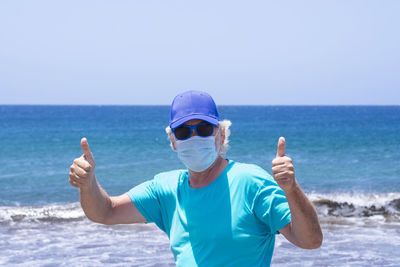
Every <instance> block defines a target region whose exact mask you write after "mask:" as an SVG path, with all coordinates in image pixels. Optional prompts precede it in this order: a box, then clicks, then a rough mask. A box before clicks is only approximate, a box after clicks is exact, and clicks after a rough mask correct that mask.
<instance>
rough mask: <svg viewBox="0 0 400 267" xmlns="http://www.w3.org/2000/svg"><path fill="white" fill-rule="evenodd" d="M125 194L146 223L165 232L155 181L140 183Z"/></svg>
mask: <svg viewBox="0 0 400 267" xmlns="http://www.w3.org/2000/svg"><path fill="white" fill-rule="evenodd" d="M127 194H128V196H129V197H130V199H131V200H132V202H133V204H134V205H135V206H136V208H137V209H138V210H139V211H140V213H141V214H142V215H143V216H144V217H145V218H146V220H147V222H148V223H149V222H154V223H155V224H156V225H157V226H158V227H159V228H160V229H161V230H163V231H164V232H165V227H164V223H163V220H162V213H161V206H160V199H159V197H158V194H157V185H156V182H155V180H149V181H146V182H144V183H141V184H139V185H137V186H135V187H134V188H132V189H131V190H129V191H128V192H127Z"/></svg>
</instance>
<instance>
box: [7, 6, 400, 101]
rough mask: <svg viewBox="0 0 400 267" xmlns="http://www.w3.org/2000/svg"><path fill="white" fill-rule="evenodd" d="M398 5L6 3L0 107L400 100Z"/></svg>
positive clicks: (399, 16) (399, 23)
mask: <svg viewBox="0 0 400 267" xmlns="http://www.w3.org/2000/svg"><path fill="white" fill-rule="evenodd" d="M399 14H400V1H398V0H393V1H368V0H359V1H352V0H336V1H321V0H316V1H298V0H293V1H232V0H229V1H221V0H218V1H215V0H213V1H208V0H206V1H205V0H203V1H166V0H160V1H152V0H143V1H134V0H129V1H97V0H96V1H92V0H88V1H53V0H52V1H40V0H36V1H31V0H28V1H17V0H2V1H0V104H128V105H136V104H143V105H146V104H170V103H171V101H172V99H173V97H174V96H175V95H176V94H177V93H179V92H182V91H185V90H188V89H196V90H205V91H208V92H209V93H210V94H211V95H212V96H213V97H214V99H215V100H216V102H217V104H259V105H281V104H285V105H292V104H295V105H312V104H319V105H334V104H344V105H347V104H350V105H352V104H377V105H387V104H395V105H398V104H400V15H399Z"/></svg>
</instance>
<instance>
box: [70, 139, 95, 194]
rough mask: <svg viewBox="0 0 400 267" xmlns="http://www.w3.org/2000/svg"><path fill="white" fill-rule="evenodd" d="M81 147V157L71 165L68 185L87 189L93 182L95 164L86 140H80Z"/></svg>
mask: <svg viewBox="0 0 400 267" xmlns="http://www.w3.org/2000/svg"><path fill="white" fill-rule="evenodd" d="M81 147H82V151H83V155H82V156H81V157H79V158H76V159H75V160H74V162H73V163H72V165H71V171H70V172H69V183H70V184H71V185H72V186H75V187H77V188H87V187H89V185H90V183H91V182H92V181H93V180H94V168H95V163H94V158H93V154H92V152H90V148H89V144H88V142H87V140H86V138H82V140H81Z"/></svg>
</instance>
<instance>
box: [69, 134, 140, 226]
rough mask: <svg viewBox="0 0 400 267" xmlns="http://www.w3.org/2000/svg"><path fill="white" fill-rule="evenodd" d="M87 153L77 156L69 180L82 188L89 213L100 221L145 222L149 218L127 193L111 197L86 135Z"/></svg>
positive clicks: (84, 144)
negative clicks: (99, 179) (99, 176)
mask: <svg viewBox="0 0 400 267" xmlns="http://www.w3.org/2000/svg"><path fill="white" fill-rule="evenodd" d="M81 146H82V150H83V155H82V156H81V157H80V158H77V159H75V160H74V162H73V164H72V165H71V171H70V173H69V182H70V183H71V185H72V186H74V187H77V188H79V196H80V202H81V206H82V209H83V211H84V212H85V214H86V216H87V217H88V218H89V219H90V220H92V221H94V222H97V223H102V224H107V225H112V224H129V223H144V222H146V219H145V218H144V217H143V215H142V214H141V213H140V212H139V210H138V209H137V208H136V207H135V205H134V204H133V202H132V200H131V199H130V197H129V196H128V195H127V194H123V195H120V196H116V197H110V196H109V195H108V194H107V192H106V191H105V190H104V189H103V188H102V187H101V186H100V185H99V183H98V182H97V179H96V176H95V174H94V169H95V162H94V158H93V154H92V153H91V152H90V148H89V144H88V143H87V140H86V138H82V140H81Z"/></svg>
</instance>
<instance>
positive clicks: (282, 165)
mask: <svg viewBox="0 0 400 267" xmlns="http://www.w3.org/2000/svg"><path fill="white" fill-rule="evenodd" d="M272 173H273V174H274V179H275V181H276V182H277V183H278V185H279V186H280V188H282V190H283V191H284V192H285V195H286V199H287V201H288V204H289V209H290V213H291V218H292V220H291V222H290V223H288V224H287V225H286V226H285V227H283V228H282V229H280V230H279V232H280V233H282V234H283V235H284V236H285V237H286V239H287V240H289V241H290V242H291V243H293V244H294V245H296V246H298V247H301V248H306V249H314V248H319V247H320V246H321V244H322V239H323V237H322V231H321V227H320V225H319V221H318V215H317V211H316V210H315V208H314V206H313V204H312V203H311V201H310V200H309V199H308V198H307V196H306V195H305V194H304V192H303V190H302V189H301V187H300V185H299V184H298V183H297V181H296V178H295V176H294V166H293V163H292V160H291V159H290V158H289V157H287V156H285V138H283V137H281V138H279V142H278V152H277V155H276V158H275V159H274V160H273V161H272Z"/></svg>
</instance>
